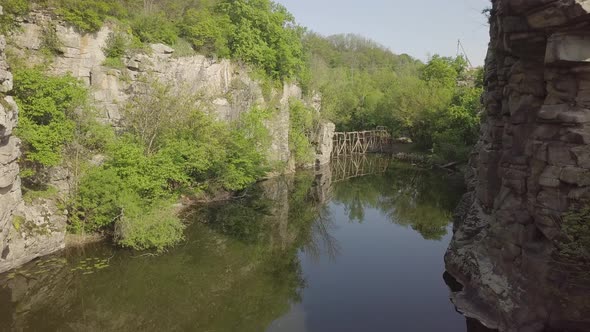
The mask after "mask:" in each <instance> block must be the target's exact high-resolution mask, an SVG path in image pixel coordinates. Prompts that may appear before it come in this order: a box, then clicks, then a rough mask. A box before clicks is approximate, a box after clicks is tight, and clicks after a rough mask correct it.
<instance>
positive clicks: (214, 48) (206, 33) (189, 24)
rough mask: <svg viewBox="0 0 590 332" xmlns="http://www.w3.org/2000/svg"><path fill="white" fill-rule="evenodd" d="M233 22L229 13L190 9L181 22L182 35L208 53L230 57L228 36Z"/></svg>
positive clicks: (194, 45)
mask: <svg viewBox="0 0 590 332" xmlns="http://www.w3.org/2000/svg"><path fill="white" fill-rule="evenodd" d="M230 29H231V22H230V21H229V18H228V17H227V15H215V14H214V13H212V12H211V11H209V10H207V9H205V10H196V9H189V10H188V11H187V12H186V13H185V14H184V16H183V17H182V21H181V22H180V24H179V30H180V35H181V36H182V37H183V38H185V39H186V40H187V41H188V42H189V43H191V44H192V46H193V47H194V48H195V49H196V50H198V51H199V52H202V53H204V54H206V55H216V56H218V57H229V56H230V50H229V47H228V36H229V33H230Z"/></svg>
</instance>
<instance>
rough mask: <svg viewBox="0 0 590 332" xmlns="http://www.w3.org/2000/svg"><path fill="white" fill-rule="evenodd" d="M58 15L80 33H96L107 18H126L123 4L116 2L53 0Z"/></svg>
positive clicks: (103, 0) (108, 0)
mask: <svg viewBox="0 0 590 332" xmlns="http://www.w3.org/2000/svg"><path fill="white" fill-rule="evenodd" d="M50 2H54V3H52V4H53V5H56V6H57V10H56V11H57V14H59V15H60V16H61V17H62V18H63V19H64V20H65V21H66V22H68V23H70V24H71V25H73V26H74V27H76V28H78V29H79V30H80V31H82V32H96V31H98V30H100V28H101V27H102V26H103V24H104V22H105V20H106V18H107V17H118V18H125V17H127V15H128V14H127V11H126V9H125V6H124V3H121V1H118V0H101V1H96V0H54V1H50Z"/></svg>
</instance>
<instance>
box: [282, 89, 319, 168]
mask: <svg viewBox="0 0 590 332" xmlns="http://www.w3.org/2000/svg"><path fill="white" fill-rule="evenodd" d="M289 111H290V114H289V115H290V119H289V123H290V129H289V149H290V150H291V153H292V154H293V156H294V157H295V161H296V163H297V164H299V165H303V164H306V163H309V162H311V161H312V160H313V147H312V145H311V143H310V139H311V135H312V132H313V131H314V122H315V120H317V119H316V117H317V112H316V111H315V110H313V109H311V108H309V107H307V106H305V105H304V104H303V102H301V101H300V100H298V99H292V100H290V101H289Z"/></svg>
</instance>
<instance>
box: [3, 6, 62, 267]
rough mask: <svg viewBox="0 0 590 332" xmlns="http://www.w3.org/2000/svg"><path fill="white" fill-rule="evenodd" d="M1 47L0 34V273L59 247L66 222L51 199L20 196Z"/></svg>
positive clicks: (14, 114) (12, 109)
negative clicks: (32, 198) (34, 199)
mask: <svg viewBox="0 0 590 332" xmlns="http://www.w3.org/2000/svg"><path fill="white" fill-rule="evenodd" d="M1 12H2V11H1V7H0V13H1ZM5 48H6V42H5V39H4V36H0V272H3V271H6V270H8V269H11V268H13V267H15V266H18V265H21V264H23V263H26V262H28V261H30V260H32V259H34V258H36V257H39V256H43V255H47V254H50V253H52V252H55V251H56V250H59V249H61V248H63V247H64V244H63V241H64V236H65V221H66V220H65V217H64V215H63V214H60V213H59V212H58V208H57V205H56V203H55V202H54V201H51V200H45V199H39V200H36V201H35V202H31V203H32V204H28V205H25V202H24V201H23V199H22V193H21V185H20V178H19V167H18V162H17V160H18V157H19V156H20V141H19V139H18V138H17V137H15V136H14V135H12V132H13V129H14V128H15V127H16V125H17V121H18V107H17V105H16V103H15V102H14V100H13V98H12V97H11V96H10V91H11V90H12V74H11V73H10V70H9V69H10V68H9V66H8V64H7V63H6V56H5V53H4V51H5Z"/></svg>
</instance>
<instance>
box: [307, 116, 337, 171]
mask: <svg viewBox="0 0 590 332" xmlns="http://www.w3.org/2000/svg"><path fill="white" fill-rule="evenodd" d="M335 132H336V125H335V124H334V123H332V122H329V121H322V122H320V123H319V124H318V126H317V128H316V132H315V133H314V135H313V137H312V138H311V143H312V145H313V148H314V150H315V151H314V152H315V156H314V161H313V162H312V163H311V164H310V165H308V166H310V167H319V166H323V165H326V164H329V163H330V160H331V158H332V150H333V149H334V133H335Z"/></svg>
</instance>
